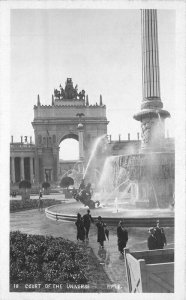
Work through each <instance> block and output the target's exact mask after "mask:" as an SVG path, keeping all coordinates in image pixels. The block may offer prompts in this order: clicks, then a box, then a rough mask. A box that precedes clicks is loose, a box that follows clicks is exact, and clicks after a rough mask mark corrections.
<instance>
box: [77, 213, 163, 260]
mask: <svg viewBox="0 0 186 300" xmlns="http://www.w3.org/2000/svg"><path fill="white" fill-rule="evenodd" d="M91 223H94V224H95V226H96V227H97V242H98V243H99V245H100V248H101V249H103V248H104V242H105V241H106V239H107V240H109V230H108V228H107V225H106V223H105V222H104V220H103V219H102V217H101V216H99V217H98V218H97V221H96V222H94V219H93V218H92V216H91V214H90V210H89V209H88V210H87V213H86V214H85V215H83V216H81V214H80V213H78V214H77V220H76V222H75V224H76V227H77V240H78V241H83V242H85V241H86V240H87V241H88V240H89V230H90V226H91ZM149 233H150V235H149V237H148V238H147V246H148V249H149V250H155V249H163V248H164V246H165V245H166V236H165V232H164V229H163V228H162V227H160V222H159V220H157V223H156V226H155V227H153V228H150V229H149ZM116 234H117V245H118V251H119V252H120V254H121V255H124V248H126V246H127V242H128V230H127V229H126V228H125V226H124V222H123V221H122V220H120V221H119V224H118V226H117V230H116Z"/></svg>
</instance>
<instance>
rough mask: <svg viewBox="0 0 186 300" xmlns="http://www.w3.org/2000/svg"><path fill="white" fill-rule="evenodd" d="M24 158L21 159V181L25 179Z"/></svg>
mask: <svg viewBox="0 0 186 300" xmlns="http://www.w3.org/2000/svg"><path fill="white" fill-rule="evenodd" d="M24 171H25V170H24V157H21V180H24V179H25V172H24Z"/></svg>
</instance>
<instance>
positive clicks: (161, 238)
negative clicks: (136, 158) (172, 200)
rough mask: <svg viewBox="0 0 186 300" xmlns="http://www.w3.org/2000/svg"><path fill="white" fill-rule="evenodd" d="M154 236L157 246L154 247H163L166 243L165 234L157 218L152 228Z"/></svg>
mask: <svg viewBox="0 0 186 300" xmlns="http://www.w3.org/2000/svg"><path fill="white" fill-rule="evenodd" d="M154 236H155V238H156V240H157V248H156V249H163V248H164V246H165V245H166V244H167V241H166V236H165V232H164V229H163V228H162V227H160V222H159V220H157V222H156V227H155V228H154Z"/></svg>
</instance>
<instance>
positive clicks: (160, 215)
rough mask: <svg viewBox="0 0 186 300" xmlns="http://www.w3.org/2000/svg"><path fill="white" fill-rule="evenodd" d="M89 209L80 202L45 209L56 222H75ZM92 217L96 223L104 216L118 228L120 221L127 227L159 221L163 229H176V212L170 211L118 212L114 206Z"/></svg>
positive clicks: (93, 211)
mask: <svg viewBox="0 0 186 300" xmlns="http://www.w3.org/2000/svg"><path fill="white" fill-rule="evenodd" d="M87 208H88V207H84V206H83V205H82V204H81V203H79V202H74V203H64V204H61V205H60V204H59V205H54V206H51V207H48V208H46V209H45V214H46V217H47V218H50V219H52V220H54V221H71V222H75V221H76V217H77V213H80V214H81V215H84V214H85V213H86V211H87ZM91 215H92V217H93V219H94V220H95V221H96V220H97V218H98V216H102V218H103V220H104V222H106V223H107V224H108V225H114V226H117V225H118V222H119V220H121V219H122V220H124V223H125V226H126V227H152V226H155V225H156V221H157V219H158V220H160V224H161V226H163V227H174V211H171V210H170V209H151V210H149V209H148V210H146V209H127V208H126V209H125V208H119V209H118V212H117V211H116V209H115V207H114V206H109V207H99V208H97V209H94V210H91Z"/></svg>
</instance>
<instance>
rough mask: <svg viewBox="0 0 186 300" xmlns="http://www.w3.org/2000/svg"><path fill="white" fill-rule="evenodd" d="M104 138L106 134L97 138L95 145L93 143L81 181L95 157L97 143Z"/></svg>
mask: <svg viewBox="0 0 186 300" xmlns="http://www.w3.org/2000/svg"><path fill="white" fill-rule="evenodd" d="M105 137H106V134H104V135H101V136H99V137H98V138H97V139H96V140H95V143H94V145H93V148H92V152H91V155H90V157H89V160H88V163H87V166H86V169H85V172H84V175H83V179H84V178H85V176H86V174H87V170H88V168H89V166H90V163H91V161H92V159H93V157H94V156H95V153H96V150H97V147H98V145H99V143H100V142H101V140H102V139H103V138H105Z"/></svg>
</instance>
